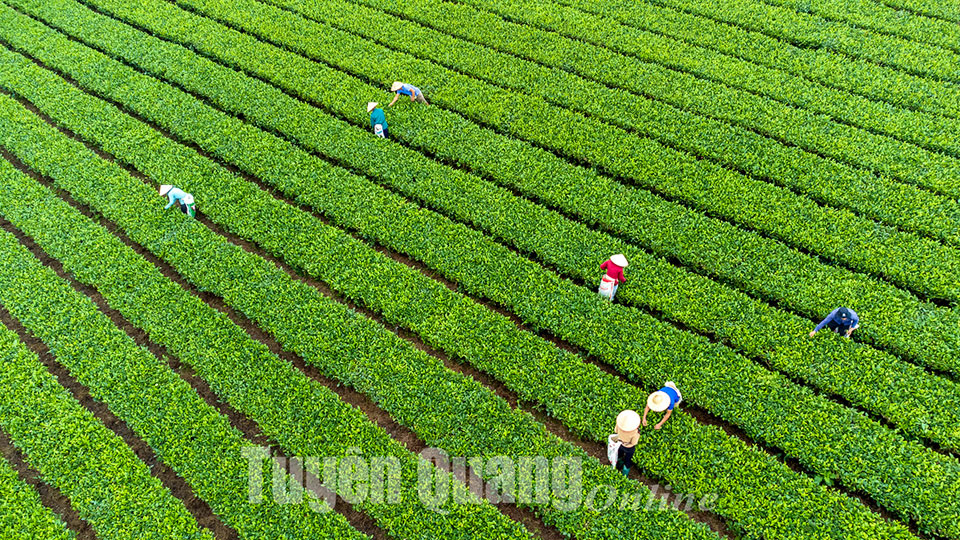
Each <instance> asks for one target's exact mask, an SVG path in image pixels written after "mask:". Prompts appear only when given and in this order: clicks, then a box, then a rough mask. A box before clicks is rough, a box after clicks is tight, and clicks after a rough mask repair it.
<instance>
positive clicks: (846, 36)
mask: <svg viewBox="0 0 960 540" xmlns="http://www.w3.org/2000/svg"><path fill="white" fill-rule="evenodd" d="M648 1H651V2H652V3H655V4H658V5H662V6H669V7H672V8H674V9H678V10H681V11H685V12H687V13H693V14H696V15H701V16H705V17H709V18H711V19H714V20H717V21H722V22H726V23H728V24H733V25H736V26H740V27H742V28H746V29H747V30H752V31H756V32H761V33H764V34H767V35H769V36H773V37H776V38H778V39H781V40H783V41H786V42H787V43H790V44H792V45H795V46H797V47H800V48H822V49H827V50H830V51H835V52H839V53H842V54H848V55H850V56H853V57H854V58H863V59H865V60H870V61H872V62H876V63H878V64H880V65H885V66H890V67H893V68H896V69H901V70H903V71H904V72H906V73H912V74H914V75H920V76H923V77H926V78H930V79H934V80H945V81H950V82H958V81H960V54H957V53H954V52H952V51H948V50H944V49H941V48H939V47H930V46H928V45H924V44H922V43H916V42H912V41H908V40H905V39H902V38H898V37H894V36H888V35H883V34H878V33H876V32H871V31H869V30H863V29H860V28H854V27H851V26H848V25H846V24H842V23H836V22H833V21H829V20H827V19H823V18H821V17H816V16H813V15H810V14H807V13H798V12H796V11H793V10H792V9H785V8H781V7H778V6H771V5H767V4H763V3H760V2H753V1H752V0H728V1H726V2H723V4H712V5H706V4H703V3H700V2H697V1H695V0H648Z"/></svg>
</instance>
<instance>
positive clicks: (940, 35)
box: [770, 0, 960, 51]
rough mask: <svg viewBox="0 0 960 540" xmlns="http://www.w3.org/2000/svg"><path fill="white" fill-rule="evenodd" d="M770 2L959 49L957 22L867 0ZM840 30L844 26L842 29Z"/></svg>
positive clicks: (955, 49) (874, 29)
mask: <svg viewBox="0 0 960 540" xmlns="http://www.w3.org/2000/svg"><path fill="white" fill-rule="evenodd" d="M770 1H771V3H773V4H776V5H778V6H783V7H786V8H790V9H794V10H797V11H799V10H800V9H801V8H802V7H804V6H809V8H808V9H809V10H810V12H811V13H814V14H816V15H819V16H821V17H823V18H826V19H829V20H831V21H841V22H844V23H847V24H848V25H852V26H854V27H862V28H866V29H869V30H873V31H876V32H880V33H885V34H893V35H895V36H899V37H902V38H905V39H911V40H916V41H920V42H923V43H928V44H933V45H939V46H941V47H944V48H948V49H953V50H954V51H960V25H957V24H956V23H950V22H948V21H944V20H940V19H933V18H928V17H915V16H909V15H906V14H904V13H903V12H900V11H897V10H896V9H891V8H889V7H886V6H883V5H878V4H877V3H876V2H871V1H869V0H818V1H817V2H811V1H810V0H770ZM843 31H847V29H846V28H843Z"/></svg>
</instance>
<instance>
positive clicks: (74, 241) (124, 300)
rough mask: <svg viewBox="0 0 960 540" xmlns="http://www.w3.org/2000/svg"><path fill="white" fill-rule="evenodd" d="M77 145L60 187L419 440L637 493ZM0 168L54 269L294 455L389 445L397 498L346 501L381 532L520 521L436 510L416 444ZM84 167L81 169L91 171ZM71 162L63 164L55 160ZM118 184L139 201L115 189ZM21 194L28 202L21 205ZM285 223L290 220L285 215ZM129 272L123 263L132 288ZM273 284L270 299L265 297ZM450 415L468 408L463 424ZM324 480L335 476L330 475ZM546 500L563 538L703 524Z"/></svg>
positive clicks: (15, 215)
mask: <svg viewBox="0 0 960 540" xmlns="http://www.w3.org/2000/svg"><path fill="white" fill-rule="evenodd" d="M3 99H4V100H6V99H7V98H3ZM28 129H30V128H28ZM53 140H55V137H54V138H53ZM51 142H52V141H51ZM141 142H143V141H141ZM19 149H20V148H18V150H19ZM60 150H64V151H66V150H67V148H66V147H63V148H60ZM61 155H63V156H65V155H68V154H67V153H62V154H61ZM160 156H162V157H161V158H160V160H161V161H162V160H164V157H173V155H172V154H169V153H161V154H160ZM84 157H87V158H89V159H87V160H84V159H82V158H81V159H78V163H77V165H76V169H73V170H71V171H61V172H60V174H57V178H58V182H59V183H60V185H62V186H66V187H69V188H71V191H73V193H74V194H75V195H77V197H78V198H80V199H81V200H85V199H87V198H88V197H91V196H96V197H97V202H96V203H95V204H96V206H97V207H98V208H100V209H102V210H103V211H104V214H105V215H107V216H108V217H109V218H111V219H117V220H118V221H119V222H120V223H122V224H123V225H124V226H125V232H126V233H127V234H129V235H130V237H131V238H133V239H134V240H136V241H139V242H143V243H145V244H146V245H148V246H149V247H150V249H152V250H153V251H154V252H155V253H156V254H158V255H159V256H161V257H162V258H164V259H165V260H166V261H167V262H169V263H170V264H171V265H173V266H174V267H175V268H176V269H177V270H178V271H179V272H180V273H182V275H184V276H185V277H186V278H187V279H190V280H192V281H193V282H194V283H195V284H196V285H197V286H198V287H199V288H201V289H203V290H208V291H212V292H214V293H215V294H221V295H224V297H225V299H226V300H227V301H228V302H230V303H231V304H232V305H233V306H235V307H236V308H237V309H240V310H242V311H243V312H244V313H245V314H247V315H248V316H250V317H251V318H255V319H256V320H258V322H260V323H261V324H262V325H263V326H264V327H265V328H270V329H272V331H273V332H275V333H276V334H277V336H278V339H279V340H280V341H281V343H282V344H283V345H284V346H285V347H288V348H290V349H292V350H295V351H297V352H298V353H301V354H304V356H305V357H306V358H307V360H308V361H310V362H311V363H313V364H315V365H317V366H318V367H320V368H321V369H322V370H323V371H324V372H325V373H327V374H328V375H329V376H331V377H334V378H336V379H338V380H340V381H342V382H344V383H347V384H351V385H354V386H357V387H358V388H359V389H360V390H361V391H364V392H366V393H369V394H370V395H371V396H372V397H374V398H375V399H377V400H378V401H379V402H380V404H381V406H383V407H384V408H385V409H386V410H387V411H388V412H390V413H391V414H392V415H393V416H394V417H395V418H396V419H397V420H398V421H399V422H401V423H403V424H404V425H407V426H409V427H410V428H411V429H413V430H414V432H415V433H417V434H418V435H420V436H421V437H423V438H424V439H425V440H426V441H427V442H428V443H429V444H432V445H436V446H437V447H440V448H443V449H445V450H447V451H448V452H449V453H450V454H451V455H464V456H473V455H485V456H497V455H508V456H523V455H530V456H544V457H547V458H553V457H556V456H567V457H576V458H579V459H581V460H583V465H584V473H583V474H584V482H583V492H584V493H590V492H591V491H593V490H594V489H598V488H603V487H604V486H610V487H612V488H615V489H617V490H618V492H619V493H620V494H621V496H628V495H629V496H635V497H637V498H638V499H639V500H641V501H646V500H647V498H648V497H649V490H647V489H646V488H645V487H643V486H642V485H640V484H637V483H635V482H631V481H628V480H626V479H624V478H622V476H620V474H619V473H617V472H616V471H614V470H613V469H612V468H610V467H609V466H605V465H601V464H600V463H599V462H598V461H596V460H594V459H592V458H590V457H589V456H588V455H587V454H586V453H585V452H583V451H581V450H579V449H577V448H576V447H575V446H573V445H572V444H570V443H567V442H564V441H562V440H561V439H559V438H558V437H556V436H554V435H551V434H549V433H548V432H547V431H546V429H545V428H544V427H543V426H542V425H540V424H538V423H537V422H536V421H535V420H534V419H533V418H532V417H531V416H529V415H527V414H524V413H521V412H518V411H515V410H513V409H511V408H510V406H509V404H508V403H507V402H506V401H504V400H503V399H501V398H499V397H497V396H496V395H495V394H493V393H492V392H491V391H490V390H488V389H486V388H484V387H483V386H481V385H480V384H479V383H477V382H476V381H474V380H472V379H470V378H469V377H465V376H463V375H459V374H457V373H454V372H452V371H450V370H448V369H446V367H445V366H444V365H443V363H442V362H440V361H438V360H437V359H435V358H432V357H430V356H428V355H427V354H425V353H423V352H420V351H417V350H416V349H414V348H413V346H412V345H410V344H409V343H407V342H405V341H403V340H402V339H400V338H399V337H397V336H396V335H394V334H392V333H390V332H388V331H387V330H385V329H384V328H383V327H382V326H380V325H378V324H376V323H374V322H373V321H371V320H369V319H366V318H364V317H361V316H358V315H357V314H356V313H355V312H352V311H350V310H348V309H347V308H345V307H344V306H342V305H340V304H338V303H336V302H334V301H332V300H329V299H326V298H324V297H323V296H322V295H320V294H319V293H318V292H317V291H316V290H314V289H312V288H311V287H309V286H307V285H304V284H303V283H300V282H297V281H294V280H293V279H291V278H290V277H288V276H286V274H284V273H283V272H282V271H280V270H278V269H277V268H275V267H274V266H272V264H271V263H268V262H266V261H264V260H263V259H261V258H259V257H256V256H254V255H251V254H249V253H247V252H245V251H243V250H242V249H240V248H238V247H236V246H233V245H231V244H229V243H228V242H227V241H226V240H225V239H224V238H222V237H219V236H217V234H216V233H214V232H212V231H210V230H208V229H206V228H205V227H204V226H203V225H200V224H198V223H197V222H194V221H188V222H183V221H182V219H183V218H181V216H179V215H178V214H173V213H169V212H167V213H165V212H164V211H163V210H162V203H161V201H159V200H157V199H156V198H155V197H156V196H155V192H154V191H153V190H152V189H151V188H150V187H148V186H144V185H143V184H140V183H138V182H137V181H136V180H134V179H132V178H129V177H128V176H126V175H125V174H124V173H123V172H122V171H120V170H119V169H118V168H117V167H116V166H112V167H110V166H106V165H105V164H99V163H98V164H96V165H93V164H91V163H89V161H93V162H94V163H96V159H95V158H91V157H90V156H89V155H87V156H84ZM85 161H86V162H85ZM4 165H5V167H4ZM0 169H3V180H4V181H3V184H2V186H3V187H2V189H0V211H2V212H3V214H4V215H6V216H7V217H8V218H9V219H10V220H11V221H12V222H13V223H14V224H15V225H17V226H18V227H20V228H22V229H23V230H24V231H25V232H26V233H27V234H29V235H31V236H32V237H33V238H34V239H35V240H36V241H37V242H38V244H39V245H40V246H41V247H42V248H43V249H44V250H46V251H47V252H49V253H51V254H52V255H53V256H55V257H57V258H58V259H60V260H61V261H62V263H63V265H64V268H65V270H67V271H70V272H73V273H75V274H76V276H77V279H79V280H81V281H82V282H84V283H88V284H91V285H94V286H96V287H97V289H98V291H99V292H100V293H101V294H103V296H104V298H105V299H106V300H107V301H108V302H109V303H110V305H111V307H113V308H115V309H117V310H118V311H120V313H121V314H122V315H124V316H125V318H127V319H128V320H129V321H130V322H131V323H132V324H134V325H136V326H138V327H141V328H143V329H144V330H145V331H146V332H148V333H149V334H150V337H151V339H152V340H154V341H155V342H157V343H159V344H162V345H164V346H165V347H167V348H168V350H170V351H171V352H172V353H175V354H177V355H178V357H179V358H180V359H181V360H182V361H184V362H186V363H188V364H189V365H190V366H191V367H193V368H194V369H196V371H197V373H198V375H200V376H201V377H202V378H204V379H205V380H207V381H208V382H209V383H210V385H211V388H213V389H214V391H215V392H217V393H218V394H220V395H221V396H223V398H224V399H225V400H228V401H229V403H230V405H232V406H234V407H235V408H237V409H238V410H239V411H240V412H242V413H245V414H247V415H248V416H249V417H250V418H251V419H253V420H255V421H256V422H257V423H258V425H259V426H260V427H261V428H262V429H263V431H264V433H265V434H266V435H268V436H270V437H271V438H272V439H274V440H276V441H277V442H279V443H280V444H281V446H282V447H283V448H284V449H286V450H288V451H290V452H295V453H296V454H297V455H309V456H342V455H345V454H347V452H349V451H350V449H351V448H352V447H356V448H359V449H360V451H361V452H362V455H364V456H367V457H372V456H395V457H397V458H398V459H400V461H401V464H402V467H403V469H402V471H403V478H402V484H401V487H402V497H403V498H402V501H400V503H398V504H374V503H372V502H365V503H362V504H359V505H358V507H359V508H360V509H361V510H363V511H365V512H367V513H368V514H370V515H371V516H372V517H374V518H375V519H377V522H378V524H380V526H381V527H382V528H383V529H384V530H386V531H388V532H389V533H390V534H391V536H392V537H396V538H423V537H429V538H469V537H478V536H482V537H483V538H490V539H510V538H513V539H519V538H528V534H527V533H526V532H525V531H524V530H523V528H522V526H521V525H519V524H517V523H514V522H513V521H511V520H510V519H508V518H507V517H506V516H504V515H502V514H500V513H498V512H497V511H496V510H495V509H494V508H493V507H492V506H490V505H482V506H481V505H473V504H471V505H460V504H453V503H447V504H443V505H439V509H440V510H441V511H442V512H439V513H438V512H435V511H434V510H433V509H432V508H427V507H425V506H424V505H423V503H422V502H421V501H420V499H419V498H418V494H417V492H416V489H417V476H416V475H417V472H416V471H417V466H418V457H417V456H416V455H415V454H412V453H411V452H409V451H407V450H406V449H404V448H403V446H402V445H401V444H400V443H398V442H396V441H394V440H392V439H391V438H390V436H389V435H388V434H387V433H386V432H384V431H383V430H382V429H380V428H379V427H376V426H375V425H373V424H372V423H371V422H370V421H369V420H368V419H366V418H365V416H364V415H363V413H362V412H360V411H358V410H355V409H353V408H351V407H350V406H348V405H346V404H344V403H342V402H341V401H340V400H339V398H338V397H337V395H336V394H334V393H333V392H331V391H329V390H327V389H326V388H324V387H322V386H320V385H319V384H318V383H314V382H312V381H310V380H309V379H307V378H306V376H304V375H303V374H302V373H300V372H299V371H297V370H296V369H295V368H293V367H292V366H290V365H289V364H288V363H286V362H284V361H282V360H280V359H279V358H278V357H276V356H275V355H273V354H272V353H270V352H269V350H268V349H267V347H266V346H265V345H263V344H260V343H256V342H254V341H252V340H251V339H250V338H249V337H248V336H247V335H246V334H245V333H244V331H243V330H241V329H240V328H239V327H237V326H235V325H234V324H233V323H232V322H230V321H229V319H228V318H227V317H226V316H225V315H223V314H220V313H218V312H217V311H216V310H214V309H212V308H210V307H208V306H207V305H205V304H204V303H203V302H201V301H200V300H199V299H197V298H195V297H193V296H192V295H190V294H189V293H187V292H186V291H184V290H183V289H181V288H180V287H179V285H177V284H175V283H172V282H171V281H169V280H167V279H166V278H165V277H164V276H163V275H162V274H161V273H160V272H159V271H158V270H157V269H156V268H154V267H153V266H152V265H150V264H149V263H148V262H147V261H145V260H144V259H143V258H142V257H140V256H138V255H137V254H136V253H134V252H133V251H132V250H131V249H130V248H128V247H127V246H125V245H124V244H123V243H122V242H121V241H120V240H119V239H117V238H115V237H113V236H112V235H110V234H109V233H108V232H107V231H106V230H104V229H103V228H101V227H100V226H98V225H95V224H94V223H92V222H91V221H90V220H88V219H87V218H85V217H84V216H82V215H81V214H80V213H79V212H78V211H77V210H75V209H73V208H71V207H70V206H68V205H67V204H66V203H65V202H63V201H62V200H60V199H58V198H57V197H56V196H55V195H53V194H52V193H51V192H50V191H49V190H46V189H45V188H43V187H41V186H39V185H37V184H36V183H35V182H34V181H33V180H31V179H30V178H28V177H26V176H24V175H22V174H17V173H14V172H13V171H10V170H9V169H10V167H9V165H8V164H6V162H2V161H0ZM83 171H90V176H85V175H84V172H83ZM74 173H77V174H76V176H71V177H68V176H65V175H72V174H74ZM110 177H114V178H113V179H114V180H115V181H116V183H113V186H114V187H115V188H117V190H116V191H114V192H112V194H108V193H106V192H103V191H101V190H102V189H103V188H102V187H100V186H98V185H97V184H98V181H99V180H102V179H107V178H110ZM121 181H125V182H126V184H125V185H124V184H121V183H120V182H121ZM120 188H123V189H122V191H121V190H120ZM131 195H133V196H134V197H135V198H136V200H139V201H141V204H129V202H128V201H127V197H129V196H131ZM233 196H236V195H233ZM263 196H264V197H266V198H267V199H270V197H269V196H266V195H263ZM270 200H272V199H270ZM23 201H29V202H30V204H29V205H28V206H25V205H23V204H22V203H23ZM151 202H152V203H153V204H150V203H151ZM276 204H279V203H275V205H276ZM286 208H289V207H286ZM277 213H278V214H279V212H277ZM258 215H267V214H258ZM277 217H282V216H277ZM53 224H56V227H54V226H53ZM171 227H173V228H174V230H175V231H176V233H175V234H173V235H170V234H168V231H169V230H170V229H171ZM284 232H285V233H287V234H289V231H288V230H286V229H284ZM340 234H342V233H338V232H337V231H336V230H334V229H328V230H327V232H326V235H327V236H329V237H330V240H331V241H338V240H339V239H338V238H337V236H338V235H340ZM288 238H290V236H288ZM223 269H229V271H228V272H224V271H223ZM130 276H136V277H137V278H136V279H137V286H136V287H134V288H131V287H130V282H129V278H130ZM278 298H279V299H283V301H281V302H277V301H273V299H278ZM317 419H322V422H318V421H317ZM464 419H469V422H468V423H466V424H465V423H464ZM609 422H610V420H609V419H608V420H607V423H609ZM337 487H339V488H341V490H340V491H342V487H343V486H342V485H339V484H338V486H337ZM460 489H464V488H463V487H462V486H461V487H460ZM555 500H556V499H554V500H547V501H546V503H545V504H538V505H534V508H535V509H536V510H537V511H538V512H540V513H542V514H543V516H544V519H545V520H546V521H547V522H548V523H550V524H551V525H554V526H556V527H557V528H559V529H560V530H562V531H564V532H565V533H567V534H569V535H570V536H571V537H573V538H584V539H593V538H609V537H610V536H608V535H609V534H614V533H613V531H628V530H629V531H631V532H632V534H634V535H635V537H636V538H659V537H660V535H661V534H663V533H664V532H669V534H670V535H671V537H672V538H674V537H675V538H683V539H702V540H708V539H710V538H716V536H715V535H714V534H713V533H711V532H710V531H709V530H708V529H706V528H705V527H702V526H700V525H697V524H694V523H693V522H690V521H689V520H687V519H686V518H685V517H684V516H683V515H682V514H681V513H679V512H676V511H671V512H656V513H651V514H645V513H641V512H633V511H631V510H629V509H627V510H624V509H620V508H618V507H613V508H611V509H609V510H607V511H603V512H598V511H595V510H591V509H588V508H579V509H577V510H576V511H560V510H558V509H557V508H554V507H553V506H552V505H554V504H555ZM561 502H562V501H561ZM620 536H621V533H617V534H616V535H615V536H614V537H620Z"/></svg>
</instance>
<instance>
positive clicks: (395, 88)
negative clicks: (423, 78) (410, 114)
mask: <svg viewBox="0 0 960 540" xmlns="http://www.w3.org/2000/svg"><path fill="white" fill-rule="evenodd" d="M390 91H391V92H395V93H396V95H395V96H393V101H391V102H390V105H387V106H388V107H393V104H394V103H396V102H397V100H398V99H400V96H410V101H419V102H420V103H423V104H424V105H429V103H427V98H425V97H423V92H421V91H420V89H419V88H417V87H416V86H413V85H412V84H406V83H402V82H400V81H393V85H392V86H390Z"/></svg>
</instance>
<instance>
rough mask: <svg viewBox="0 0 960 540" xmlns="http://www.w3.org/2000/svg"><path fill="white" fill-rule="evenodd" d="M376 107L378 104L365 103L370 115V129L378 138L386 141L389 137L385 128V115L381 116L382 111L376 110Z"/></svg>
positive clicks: (372, 102) (374, 102) (373, 102)
mask: <svg viewBox="0 0 960 540" xmlns="http://www.w3.org/2000/svg"><path fill="white" fill-rule="evenodd" d="M377 105H379V103H377V102H376V101H371V102H370V103H367V112H368V113H370V127H371V128H372V129H373V132H374V133H376V134H377V136H378V137H383V138H384V139H386V138H387V137H389V136H390V132H389V130H388V128H387V115H385V114H383V109H380V108H377Z"/></svg>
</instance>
